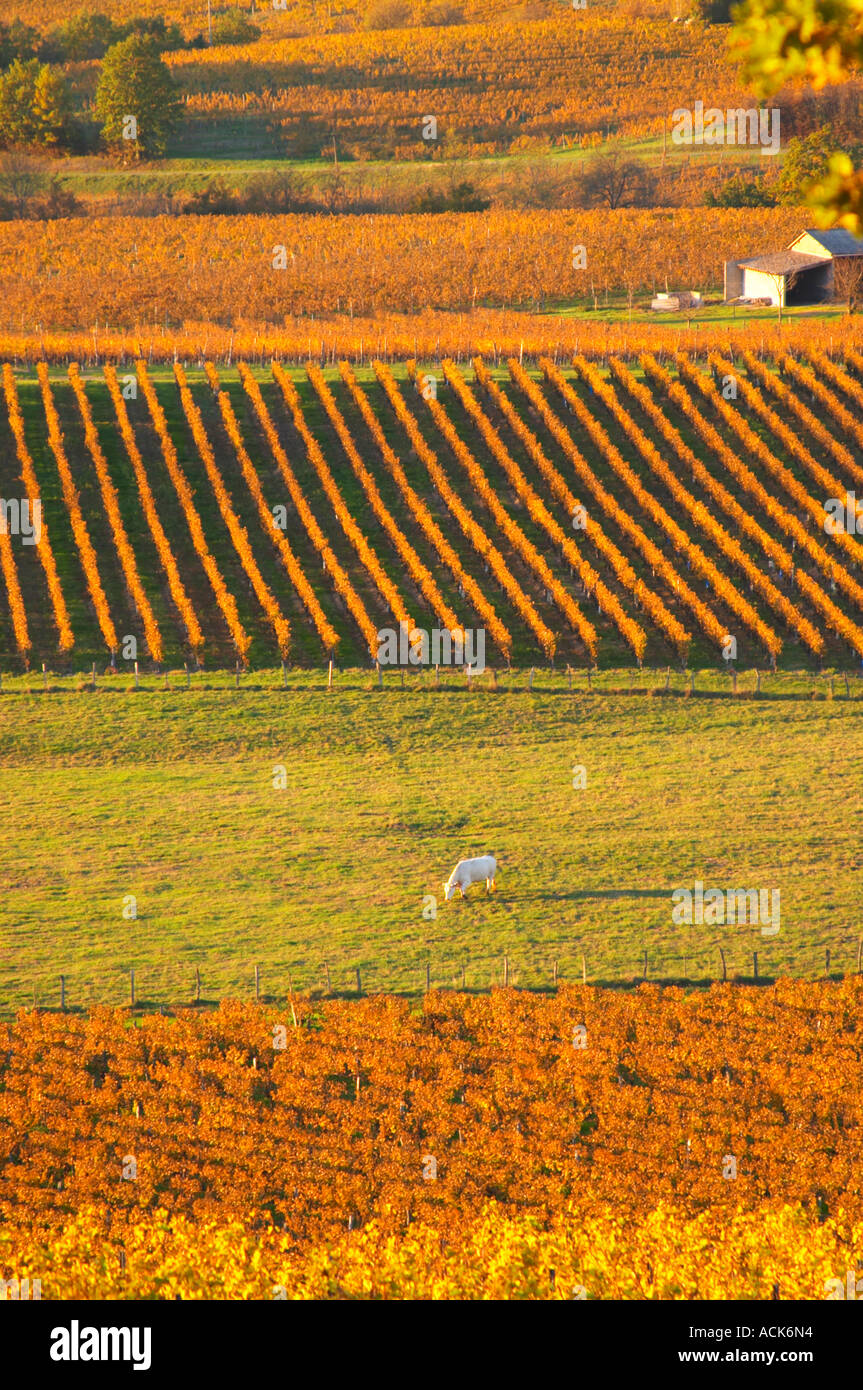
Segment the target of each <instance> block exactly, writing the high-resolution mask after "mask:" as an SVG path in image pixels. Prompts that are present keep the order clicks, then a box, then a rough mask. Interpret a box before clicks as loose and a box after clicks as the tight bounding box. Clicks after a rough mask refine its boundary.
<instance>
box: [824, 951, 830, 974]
mask: <svg viewBox="0 0 863 1390" xmlns="http://www.w3.org/2000/svg"><path fill="white" fill-rule="evenodd" d="M824 974H825V975H829V974H830V947H829V946H828V947H827V951H826V953H825V961H824Z"/></svg>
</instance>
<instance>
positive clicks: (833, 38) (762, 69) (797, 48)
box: [730, 0, 863, 235]
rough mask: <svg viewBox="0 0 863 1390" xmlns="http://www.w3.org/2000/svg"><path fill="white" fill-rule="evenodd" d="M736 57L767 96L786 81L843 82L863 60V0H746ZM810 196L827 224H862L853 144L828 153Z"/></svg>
mask: <svg viewBox="0 0 863 1390" xmlns="http://www.w3.org/2000/svg"><path fill="white" fill-rule="evenodd" d="M730 53H731V56H732V57H733V58H734V59H736V60H737V61H739V62H740V64H741V70H742V75H743V77H744V80H745V81H747V82H748V83H749V84H750V86H751V87H752V89H753V90H754V91H755V93H756V94H757V95H758V96H759V97H762V98H765V97H770V96H773V95H774V94H775V93H776V92H778V91H779V89H780V88H781V87H783V86H785V85H786V84H787V83H793V82H805V83H809V84H810V85H811V86H812V87H814V88H815V89H816V90H820V89H822V88H823V87H826V86H829V85H832V84H834V83H841V82H844V81H845V80H846V78H847V77H848V76H849V75H850V74H851V73H853V72H855V71H857V70H859V69H860V67H861V65H863V4H861V0H744V3H743V4H742V5H741V6H740V8H739V9H738V10H737V11H736V12H735V25H734V29H733V30H732V34H731V39H730ZM806 200H807V202H808V203H809V205H810V206H811V207H812V208H813V214H814V218H815V221H816V222H817V223H818V224H819V225H820V226H822V227H830V226H833V225H836V224H838V225H839V226H843V227H847V228H848V230H849V231H851V232H853V233H854V234H855V235H859V234H860V232H861V229H863V170H861V169H860V168H856V167H855V163H854V160H853V159H852V157H851V155H849V154H848V152H847V151H838V150H837V151H835V152H834V153H833V154H831V155H830V157H829V160H828V162H827V168H826V170H825V171H824V173H823V175H822V176H820V177H818V178H817V182H815V183H814V184H812V185H810V186H809V190H808V192H807V195H806Z"/></svg>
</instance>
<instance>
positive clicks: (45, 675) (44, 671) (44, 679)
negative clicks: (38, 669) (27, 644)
mask: <svg viewBox="0 0 863 1390" xmlns="http://www.w3.org/2000/svg"><path fill="white" fill-rule="evenodd" d="M42 686H43V688H44V691H45V694H46V695H47V694H48V671H47V669H46V667H45V663H44V661H43V662H42Z"/></svg>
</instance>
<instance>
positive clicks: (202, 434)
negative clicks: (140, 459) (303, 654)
mask: <svg viewBox="0 0 863 1390" xmlns="http://www.w3.org/2000/svg"><path fill="white" fill-rule="evenodd" d="M174 375H175V377H176V379H177V385H178V386H179V388H180V400H181V402H182V406H183V412H184V414H185V416H186V419H187V420H188V422H189V427H190V428H191V431H192V437H193V438H194V441H195V444H196V446H197V449H198V453H199V454H200V456H201V460H202V462H203V465H204V468H205V470H206V473H207V477H208V478H209V480H210V486H211V488H212V489H213V492H214V493H215V496H216V501H217V503H218V505H219V511H220V512H221V514H222V520H223V521H224V523H225V525H226V526H227V528H228V534H229V535H230V537H231V540H232V541H233V544H234V549H235V550H236V552H237V554H238V555H239V557H240V562H241V564H242V566H243V569H244V570H245V571H246V574H247V575H248V578H249V582H250V583H251V586H252V588H253V589H254V591H255V597H256V598H257V600H258V603H259V604H260V605H261V607H262V608H263V610H264V612H265V613H266V615H267V617H268V619H269V621H270V624H271V625H272V628H273V631H274V633H275V634H276V642H277V643H278V647H279V653H280V655H281V656H282V657H284V656H287V653H288V648H289V646H290V644H291V629H290V624H289V623H288V620H287V618H286V617H285V616H284V614H283V613H282V610H281V608H280V607H279V605H278V604H277V603H276V600H275V599H274V598H273V595H272V593H271V592H270V589H269V586H268V585H267V584H266V583H265V581H264V577H263V575H262V574H261V571H260V569H259V568H258V562H257V560H256V559H255V557H254V555H253V554H252V547H251V546H250V544H249V537H248V534H247V533H246V529H245V527H244V526H241V524H240V521H239V519H238V517H237V514H236V512H235V511H234V508H233V505H232V503H231V498H230V496H229V495H228V489H227V488H226V487H225V484H224V480H223V478H222V475H221V472H220V471H219V465H218V464H217V463H216V457H215V454H214V453H213V447H212V445H211V443H210V440H209V437H208V435H207V431H206V429H205V428H204V422H203V420H202V419H201V412H200V411H199V409H198V407H197V404H196V402H195V399H194V397H193V395H192V393H191V391H190V390H189V383H188V381H187V380H186V373H185V371H184V370H183V368H182V366H181V365H180V363H179V362H175V363H174Z"/></svg>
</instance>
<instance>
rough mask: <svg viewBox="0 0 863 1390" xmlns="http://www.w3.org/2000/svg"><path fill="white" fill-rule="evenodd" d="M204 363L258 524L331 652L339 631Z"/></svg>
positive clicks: (228, 403) (227, 403) (215, 378)
mask: <svg viewBox="0 0 863 1390" xmlns="http://www.w3.org/2000/svg"><path fill="white" fill-rule="evenodd" d="M207 367H208V368H211V369H212V374H211V371H208V372H207V377H208V379H209V381H210V384H211V385H212V386H213V389H214V390H215V391H216V392H217V393H218V397H217V398H218V402H219V410H220V411H221V413H222V423H223V424H224V426H225V430H226V432H227V435H228V438H229V439H230V441H231V443H232V444H233V446H234V450H235V452H236V455H237V459H238V460H239V464H240V469H241V471H242V474H243V478H244V479H245V482H246V486H247V487H248V489H249V491H250V493H251V494H252V496H253V498H254V499H255V504H256V506H257V508H258V515H259V517H260V518H261V524H262V526H263V528H264V530H265V531H266V532H267V534H268V535H269V537H270V539H271V540H272V542H273V544H274V545H275V547H276V549H277V550H278V552H279V557H280V559H281V561H282V564H283V565H284V567H285V569H286V570H287V573H288V576H289V577H290V580H291V583H292V584H293V586H294V588H295V589H296V591H297V593H298V594H299V596H300V598H301V599H302V601H303V603H304V605H305V607H306V610H307V612H308V613H309V615H310V617H311V619H312V622H313V623H314V625H315V628H316V629H317V632H318V636H319V637H320V639H321V641H322V642H323V644H324V647H325V649H326V650H327V651H328V652H331V651H332V650H333V649H334V648H335V647H336V646H337V644H338V640H339V636H338V633H337V632H336V630H335V628H334V627H333V626H332V624H331V623H330V622H329V621H328V620H327V616H326V614H325V613H324V610H323V608H322V607H321V605H320V603H319V601H318V598H317V595H316V594H315V591H314V590H313V588H312V586H311V584H310V583H309V581H308V579H307V578H306V576H305V573H304V571H303V568H302V565H301V564H300V562H299V561H298V560H297V558H296V556H295V555H294V552H293V551H292V550H291V547H290V546H289V544H288V541H287V537H286V536H285V533H284V531H282V530H281V529H280V528H279V527H278V526H277V525H276V523H275V520H274V518H273V513H272V511H271V510H270V508H269V507H268V506H267V502H266V498H265V497H264V491H263V488H262V487H261V480H260V478H259V477H258V470H257V469H256V468H255V465H254V464H253V463H252V460H251V459H250V458H249V454H248V452H247V450H246V446H245V444H244V443H243V436H242V434H241V433H240V426H239V423H238V421H237V417H236V415H235V413H234V408H233V406H232V405H231V400H230V397H229V396H228V393H227V392H226V391H222V390H221V388H220V385H219V379H218V376H217V375H216V372H215V368H214V367H212V363H210V362H208V363H207Z"/></svg>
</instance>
